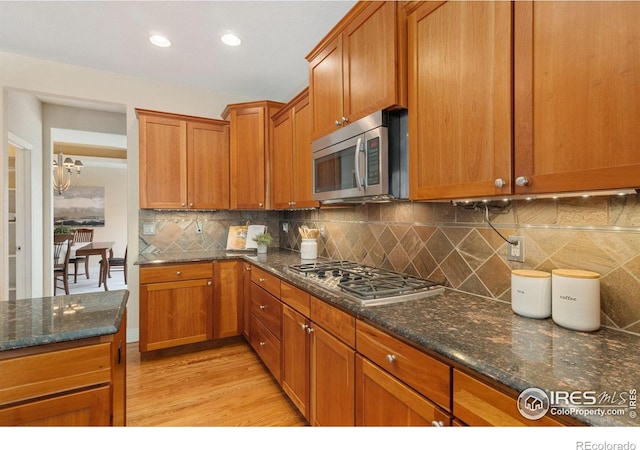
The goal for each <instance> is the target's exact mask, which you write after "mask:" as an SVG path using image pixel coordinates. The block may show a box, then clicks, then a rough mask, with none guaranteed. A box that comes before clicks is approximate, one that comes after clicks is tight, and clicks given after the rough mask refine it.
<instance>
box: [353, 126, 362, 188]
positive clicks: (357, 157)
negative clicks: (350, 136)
mask: <svg viewBox="0 0 640 450" xmlns="http://www.w3.org/2000/svg"><path fill="white" fill-rule="evenodd" d="M360 144H362V138H361V137H359V138H358V140H357V141H356V151H355V156H354V162H353V164H354V166H355V168H356V187H357V188H358V190H359V191H361V190H362V182H361V181H360Z"/></svg>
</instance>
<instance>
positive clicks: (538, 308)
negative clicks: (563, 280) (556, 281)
mask: <svg viewBox="0 0 640 450" xmlns="http://www.w3.org/2000/svg"><path fill="white" fill-rule="evenodd" d="M511 309H513V312H515V313H516V314H518V315H521V316H524V317H529V318H531V319H546V318H547V317H549V316H550V315H551V274H550V273H549V272H543V271H540V270H513V271H511Z"/></svg>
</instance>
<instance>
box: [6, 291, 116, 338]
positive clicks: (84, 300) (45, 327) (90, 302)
mask: <svg viewBox="0 0 640 450" xmlns="http://www.w3.org/2000/svg"><path fill="white" fill-rule="evenodd" d="M128 298H129V291H127V290H118V291H107V292H95V293H87V294H73V295H64V296H57V297H43V298H32V299H24V300H11V301H3V302H0V351H6V350H15V349H20V348H25V347H33V346H37V345H45V344H52V343H56V342H65V341H73V340H77V339H84V338H91V337H98V336H105V335H109V334H114V333H117V332H118V330H119V329H120V325H121V323H122V317H123V315H124V312H125V308H126V305H127V299H128ZM72 311H73V312H72Z"/></svg>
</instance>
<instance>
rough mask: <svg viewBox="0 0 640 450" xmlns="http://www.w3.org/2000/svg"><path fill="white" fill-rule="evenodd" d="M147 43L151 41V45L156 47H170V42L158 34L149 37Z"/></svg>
mask: <svg viewBox="0 0 640 450" xmlns="http://www.w3.org/2000/svg"><path fill="white" fill-rule="evenodd" d="M149 41H151V43H152V44H153V45H157V46H158V47H171V41H170V40H169V39H167V38H166V37H164V36H162V35H160V34H154V35H151V36H149Z"/></svg>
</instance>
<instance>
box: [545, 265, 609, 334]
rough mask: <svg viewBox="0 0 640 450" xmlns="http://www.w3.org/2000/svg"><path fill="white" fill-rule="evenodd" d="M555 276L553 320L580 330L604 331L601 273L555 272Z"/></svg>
mask: <svg viewBox="0 0 640 450" xmlns="http://www.w3.org/2000/svg"><path fill="white" fill-rule="evenodd" d="M551 274H552V276H551V309H552V316H551V317H552V318H553V321H554V322H555V323H557V324H558V325H560V326H562V327H565V328H569V329H571V330H577V331H595V330H597V329H598V328H600V274H598V273H596V272H591V271H588V270H573V269H555V270H553V271H552V272H551Z"/></svg>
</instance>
